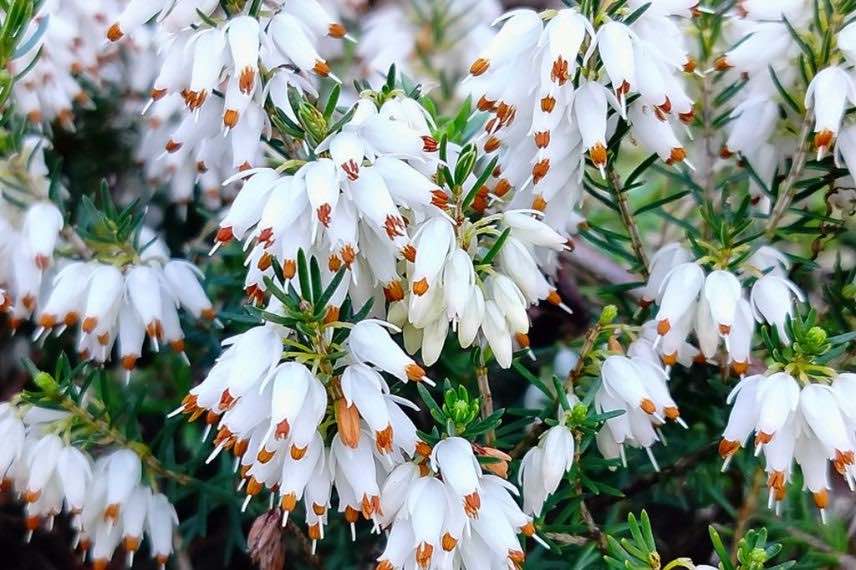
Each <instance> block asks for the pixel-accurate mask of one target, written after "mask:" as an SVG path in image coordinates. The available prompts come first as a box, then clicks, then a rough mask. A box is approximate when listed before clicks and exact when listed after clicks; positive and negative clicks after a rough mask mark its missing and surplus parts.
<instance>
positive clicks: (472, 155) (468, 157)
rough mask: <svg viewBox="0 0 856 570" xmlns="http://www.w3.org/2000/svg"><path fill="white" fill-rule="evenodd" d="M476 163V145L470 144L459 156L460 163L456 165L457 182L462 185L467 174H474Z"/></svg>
mask: <svg viewBox="0 0 856 570" xmlns="http://www.w3.org/2000/svg"><path fill="white" fill-rule="evenodd" d="M475 165H476V147H475V146H473V145H471V144H468V145H467V146H465V147H464V149H463V150H462V151H461V154H460V155H459V156H458V163H457V164H456V165H455V181H454V182H455V184H456V185H459V186H460V185H461V184H463V183H464V180H466V179H467V176H469V175H470V174H472V172H473V168H474V167H475Z"/></svg>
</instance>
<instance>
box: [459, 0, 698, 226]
mask: <svg viewBox="0 0 856 570" xmlns="http://www.w3.org/2000/svg"><path fill="white" fill-rule="evenodd" d="M631 4H634V3H631ZM640 4H641V3H640ZM693 4H695V2H692V1H687V2H653V3H651V5H650V7H649V8H648V9H647V10H645V12H644V13H643V14H642V15H641V16H640V17H639V18H638V19H636V21H634V22H633V23H631V24H630V25H627V24H625V23H622V22H621V21H618V20H608V21H606V22H604V23H603V24H602V25H600V27H599V28H597V29H595V27H594V26H593V24H592V23H591V22H590V21H589V20H588V19H587V18H586V17H585V16H584V15H583V14H582V13H580V12H579V11H578V10H577V9H575V8H566V9H563V10H559V11H558V12H549V13H547V14H545V15H544V16H543V17H542V16H541V15H539V14H538V13H536V12H534V11H532V10H524V9H521V10H515V11H512V12H509V13H508V14H506V15H505V16H503V19H504V20H505V21H504V23H503V26H502V28H501V29H500V31H499V32H498V33H497V35H496V36H495V37H494V38H493V39H492V40H491V41H490V42H489V43H488V44H487V45H486V46H485V48H484V49H483V50H482V52H481V55H480V57H479V58H478V59H476V60H475V61H474V62H473V64H472V66H471V67H470V73H471V74H472V76H473V77H474V79H473V81H475V82H476V86H475V87H474V88H473V92H474V93H477V94H479V95H480V96H481V97H480V99H479V101H478V107H479V109H481V110H483V111H488V112H490V113H491V114H492V115H493V116H492V117H491V118H490V120H488V122H487V123H486V125H485V130H486V134H485V136H486V138H485V139H484V143H483V146H484V149H485V151H487V152H495V151H498V152H499V155H500V161H499V167H500V168H499V169H498V172H497V175H496V177H495V178H496V184H495V187H494V190H493V191H494V193H495V194H496V195H497V196H502V195H504V194H505V193H506V192H508V191H509V190H511V189H513V190H514V191H515V196H514V199H513V202H512V203H514V204H517V205H518V207H531V208H534V209H537V210H542V211H544V212H545V213H547V217H548V218H550V219H555V223H554V227H556V228H557V229H560V230H562V231H564V230H566V229H567V227H568V223H569V221H570V220H569V219H568V216H569V213H570V212H571V211H572V209H573V207H574V206H575V205H576V204H577V202H579V200H580V197H581V192H582V186H581V181H582V178H583V166H584V163H585V157H586V154H587V155H588V157H589V159H590V161H591V163H592V164H593V165H594V166H595V167H597V168H599V169H600V170H601V173H603V171H604V168H605V167H606V164H607V161H608V149H607V141H608V139H609V133H610V130H612V131H614V129H615V122H614V121H611V120H610V108H612V111H614V113H615V114H616V115H618V116H620V117H621V118H622V119H624V120H626V121H628V122H629V123H630V126H631V130H632V133H633V135H634V137H635V139H636V140H637V142H638V143H639V144H641V145H642V146H643V147H645V148H646V149H647V150H648V151H650V152H656V153H657V154H658V155H659V156H660V158H662V159H663V160H664V161H666V162H667V163H669V164H674V163H679V162H682V161H684V159H685V157H686V151H685V150H684V147H683V146H682V144H681V143H680V142H679V141H678V139H677V137H676V135H675V134H674V132H673V127H672V122H673V120H677V121H683V122H689V121H691V120H692V118H693V106H692V100H691V99H690V97H689V96H688V95H687V94H686V92H685V89H684V87H683V85H682V81H681V79H680V77H679V75H678V74H679V72H681V71H682V70H684V71H692V70H693V69H694V67H695V65H694V63H693V59H692V58H691V57H690V55H689V53H688V51H687V49H686V48H685V47H684V46H683V43H682V34H681V31H680V28H679V26H678V24H677V23H676V22H675V21H674V20H673V19H672V18H673V16H682V17H683V16H687V15H689V6H691V5H693ZM595 52H596V55H595ZM580 59H581V65H579V64H578V62H579V60H580ZM533 61H534V62H536V63H535V64H534V65H533ZM601 72H603V74H602V75H603V76H602V77H601ZM636 94H638V97H635V95H636ZM631 96H634V100H635V102H634V103H632V104H631V105H630V106H629V108H628V98H629V97H631ZM610 124H611V126H610ZM559 165H561V168H559V167H558V166H559ZM551 205H552V206H551Z"/></svg>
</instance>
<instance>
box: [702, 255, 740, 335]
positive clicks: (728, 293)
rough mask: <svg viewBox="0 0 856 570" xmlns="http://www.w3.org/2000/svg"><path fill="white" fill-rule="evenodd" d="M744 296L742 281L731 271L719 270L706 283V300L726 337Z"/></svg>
mask: <svg viewBox="0 0 856 570" xmlns="http://www.w3.org/2000/svg"><path fill="white" fill-rule="evenodd" d="M742 294H743V289H742V287H741V285H740V281H739V280H738V279H737V277H735V276H734V274H733V273H731V272H730V271H724V270H720V269H717V270H715V271H711V272H710V273H708V275H707V278H706V279H705V281H704V298H705V301H707V304H708V306H709V307H710V315H711V317H712V318H713V321H714V323H716V325H717V327H718V329H719V334H721V335H723V336H726V335H728V334H729V333H730V332H731V326H732V324H733V323H734V315H735V313H736V311H737V304H738V302H739V301H740V299H741V296H742Z"/></svg>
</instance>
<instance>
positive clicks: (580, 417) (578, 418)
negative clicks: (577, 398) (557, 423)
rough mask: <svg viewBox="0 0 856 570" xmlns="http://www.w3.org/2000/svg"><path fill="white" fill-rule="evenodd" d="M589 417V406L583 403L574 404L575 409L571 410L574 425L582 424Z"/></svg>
mask: <svg viewBox="0 0 856 570" xmlns="http://www.w3.org/2000/svg"><path fill="white" fill-rule="evenodd" d="M587 416H588V406H586V405H585V404H583V403H577V404H574V407H573V408H571V422H573V423H574V424H581V423H583V422H584V421H585V420H586V417H587Z"/></svg>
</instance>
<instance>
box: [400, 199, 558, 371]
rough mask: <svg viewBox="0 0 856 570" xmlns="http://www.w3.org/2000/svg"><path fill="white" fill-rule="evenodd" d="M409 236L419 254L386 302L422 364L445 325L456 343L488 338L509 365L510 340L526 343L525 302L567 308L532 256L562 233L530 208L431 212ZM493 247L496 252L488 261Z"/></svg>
mask: <svg viewBox="0 0 856 570" xmlns="http://www.w3.org/2000/svg"><path fill="white" fill-rule="evenodd" d="M415 235H416V237H415V239H414V243H415V246H416V251H417V252H422V253H419V254H417V256H416V259H415V262H414V263H413V264H412V265H409V264H408V267H407V271H406V276H407V283H408V287H407V293H406V294H405V297H404V298H403V299H401V300H398V301H395V302H393V303H392V304H391V305H390V308H389V317H388V318H389V319H390V321H391V322H393V323H394V324H396V325H398V326H400V327H401V328H402V329H403V331H404V341H405V346H406V347H408V349H409V350H410V352H414V353H415V352H416V350H417V349H418V348H419V347H420V346H421V349H422V359H423V360H424V362H425V364H427V365H429V366H430V365H432V364H434V363H435V362H436V361H437V359H438V358H439V356H440V353H441V351H442V349H443V346H444V343H445V341H446V336H447V334H448V332H449V329H450V328H451V329H452V330H453V331H455V332H456V333H457V338H458V343H459V344H460V346H461V347H463V348H469V347H470V346H471V345H473V344H474V343H475V345H476V346H485V345H487V346H489V347H490V348H491V351H492V352H493V355H494V357H495V358H496V361H497V363H499V365H500V366H502V367H503V368H508V367H509V366H510V365H511V359H512V352H513V346H514V345H515V344H516V345H517V346H518V347H520V348H523V349H528V348H529V337H528V332H529V316H528V315H527V313H526V310H527V308H528V307H529V306H531V305H533V304H537V303H538V302H540V301H543V300H547V301H549V302H551V303H553V304H555V305H559V306H561V307H563V308H565V309H566V310H568V309H567V307H566V306H565V305H564V303H562V300H561V298H560V297H559V294H558V292H557V291H556V289H555V287H554V286H553V285H552V284H551V283H550V282H549V281H548V280H547V279H546V278H545V277H544V274H543V273H542V271H541V269H540V268H539V265H540V261H541V260H540V259H539V258H538V253H542V254H543V253H545V252H555V251H562V250H563V249H564V248H565V242H566V239H565V238H564V237H563V236H561V235H560V234H558V233H557V232H555V231H554V230H552V229H551V228H550V226H548V225H547V224H545V223H544V222H542V221H541V220H539V219H538V218H537V217H535V216H533V215H532V213H531V212H528V211H515V210H508V211H506V212H505V213H501V214H492V215H488V216H485V217H483V218H481V219H480V220H478V221H476V222H474V223H473V222H470V221H469V220H466V219H464V220H462V221H461V223H459V224H454V223H452V222H451V221H450V220H449V219H448V218H446V217H435V218H432V219H430V220H428V221H427V222H425V223H423V224H422V225H421V226H420V227H419V229H418V230H417V232H416V234H415ZM503 235H504V237H501V236H503ZM494 247H496V248H498V249H499V253H498V255H496V256H495V257H496V261H495V263H491V261H492V260H493V258H494V253H491V250H493V249H494ZM393 300H394V299H393ZM479 333H481V334H479Z"/></svg>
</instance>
